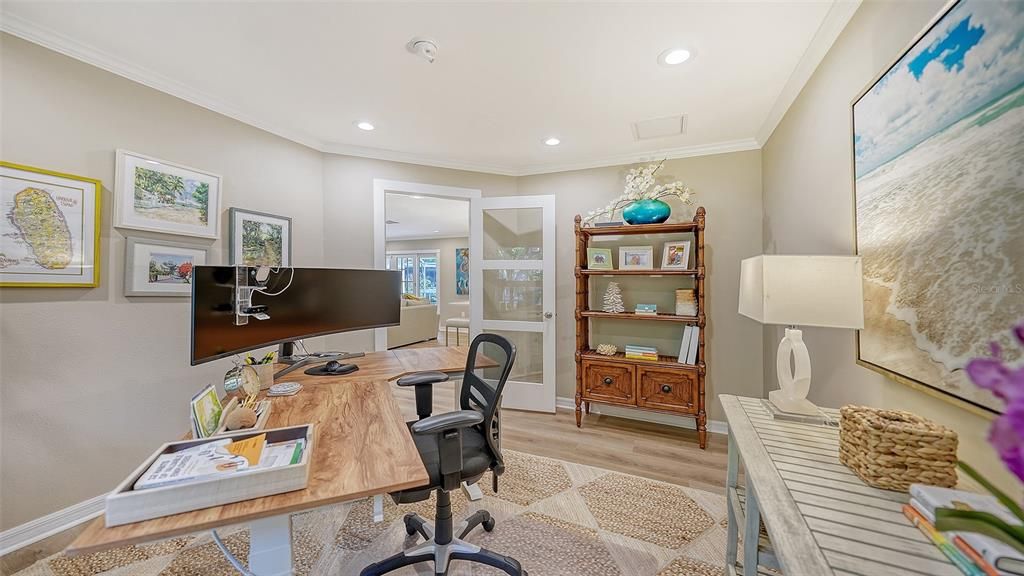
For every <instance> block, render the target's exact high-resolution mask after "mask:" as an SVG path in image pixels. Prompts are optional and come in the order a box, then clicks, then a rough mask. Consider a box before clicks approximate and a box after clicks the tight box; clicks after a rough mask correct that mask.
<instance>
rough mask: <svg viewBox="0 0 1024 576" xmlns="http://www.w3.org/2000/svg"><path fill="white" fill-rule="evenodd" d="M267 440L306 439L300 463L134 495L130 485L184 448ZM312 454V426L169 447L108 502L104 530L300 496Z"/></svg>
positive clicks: (151, 458) (236, 434)
mask: <svg viewBox="0 0 1024 576" xmlns="http://www.w3.org/2000/svg"><path fill="white" fill-rule="evenodd" d="M264 433H266V435H267V442H271V443H274V442H286V441H289V440H298V439H300V438H305V439H306V447H305V449H304V450H303V452H302V461H301V462H298V463H296V464H290V465H288V466H279V467H277V468H270V469H267V470H258V471H257V470H254V471H251V472H242V473H239V474H235V475H231V476H227V477H224V478H213V479H209V480H198V481H195V482H185V483H183V484H173V485H170V486H161V487H158V488H149V489H146V490H133V489H132V485H133V484H135V481H136V480H138V479H139V477H140V476H142V474H143V473H144V472H145V471H146V470H148V469H149V466H150V465H151V464H152V463H153V462H154V461H155V460H156V459H157V457H159V456H160V455H161V454H166V453H171V452H176V451H179V450H183V449H185V448H190V447H192V446H196V445H197V444H203V443H206V442H210V441H211V440H222V439H224V438H232V439H235V440H242V439H245V438H249V437H252V436H257V435H259V434H264ZM312 452H313V425H312V424H303V425H301V426H289V427H287V428H274V429H271V430H256V431H254V430H241V431H238V432H232V433H229V434H224V435H221V436H217V437H216V438H203V439H200V440H183V441H181V442H169V443H167V444H164V445H163V446H161V447H160V449H159V450H157V451H156V452H154V453H153V454H151V455H150V456H149V458H146V461H145V462H143V463H142V465H140V466H139V467H138V468H137V469H136V470H135V471H134V472H132V473H131V475H129V476H128V477H127V478H125V479H124V481H123V482H121V483H120V484H119V485H118V486H117V488H115V489H114V491H113V492H111V493H110V494H108V495H107V498H106V516H105V520H106V525H107V526H108V527H109V526H120V525H121V524H130V523H132V522H141V521H142V520H149V519H152V518H159V517H161V516H170V515H172V514H180V513H182V512H190V511H192V510H199V509H200V508H210V507H212V506H220V505H222V504H230V503H232V502H240V501H242V500H251V499H253V498H262V497H264V496H271V495H273V494H281V493H282V492H291V491H293V490H302V489H303V488H305V487H306V484H307V483H308V481H309V460H310V455H311V454H312Z"/></svg>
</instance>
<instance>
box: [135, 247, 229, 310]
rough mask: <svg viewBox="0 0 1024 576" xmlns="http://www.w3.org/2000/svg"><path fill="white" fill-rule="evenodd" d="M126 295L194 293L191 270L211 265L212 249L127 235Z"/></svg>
mask: <svg viewBox="0 0 1024 576" xmlns="http://www.w3.org/2000/svg"><path fill="white" fill-rule="evenodd" d="M124 252H125V265H124V294H125V296H184V297H188V296H190V295H191V294H192V269H193V268H194V267H195V266H203V265H205V264H209V258H210V249H209V248H207V247H206V246H201V245H196V244H187V243H184V242H165V241H163V240H150V239H148V238H126V244H125V250H124Z"/></svg>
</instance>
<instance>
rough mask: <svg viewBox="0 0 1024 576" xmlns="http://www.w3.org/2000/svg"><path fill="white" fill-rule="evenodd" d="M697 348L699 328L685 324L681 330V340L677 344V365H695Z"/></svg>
mask: <svg viewBox="0 0 1024 576" xmlns="http://www.w3.org/2000/svg"><path fill="white" fill-rule="evenodd" d="M699 347H700V327H699V326H694V325H692V324H687V326H686V328H683V340H682V342H680V344H679V363H681V364H696V363H697V348H699Z"/></svg>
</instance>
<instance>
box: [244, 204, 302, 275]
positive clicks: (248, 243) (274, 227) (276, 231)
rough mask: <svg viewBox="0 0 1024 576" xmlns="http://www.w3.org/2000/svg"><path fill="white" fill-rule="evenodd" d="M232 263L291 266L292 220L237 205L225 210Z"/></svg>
mask: <svg viewBox="0 0 1024 576" xmlns="http://www.w3.org/2000/svg"><path fill="white" fill-rule="evenodd" d="M228 222H230V228H231V230H230V235H231V241H230V251H231V265H232V266H291V265H292V219H291V218H289V217H287V216H277V215H274V214H267V213H264V212H253V211H252V210H243V209H241V208H231V209H230V210H229V211H228Z"/></svg>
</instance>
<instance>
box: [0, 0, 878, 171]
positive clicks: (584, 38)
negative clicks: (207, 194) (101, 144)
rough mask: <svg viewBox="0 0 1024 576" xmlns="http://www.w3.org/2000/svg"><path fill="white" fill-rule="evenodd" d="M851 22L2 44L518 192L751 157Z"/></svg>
mask: <svg viewBox="0 0 1024 576" xmlns="http://www.w3.org/2000/svg"><path fill="white" fill-rule="evenodd" d="M859 2H860V0H835V1H833V0H786V1H783V0H779V1H767V0H749V1H746V2H727V1H715V2H676V3H656V4H651V3H643V4H639V3H615V4H610V3H548V2H535V3H508V2H502V3H433V2H415V3H384V2H378V3H337V2H335V3H331V2H326V3H313V2H301V3H288V2H242V3H235V2H146V1H139V2H131V3H122V2H24V1H10V0H5V1H4V2H3V3H2V5H0V6H2V8H0V10H2V13H0V15H2V18H0V28H2V29H3V30H4V31H7V32H10V33H12V34H15V35H17V36H20V37H23V38H26V39H28V40H31V41H33V42H36V43H39V44H42V45H44V46H47V47H49V48H52V49H55V50H58V51H61V52H63V53H66V54H68V55H71V56H73V57H76V58H79V59H81V60H84V61H86V62H90V63H92V64H95V65H97V66H100V67H102V68H105V69H108V70H111V71H113V72H115V73H118V74H121V75H123V76H126V77H128V78H131V79H133V80H136V81H139V82H142V83H144V84H147V85H150V86H153V87H155V88H158V89H160V90H163V91H165V92H169V93H171V94H174V95H176V96H179V97H182V98H185V99H187V100H189V101H192V102H195V103H197V104H200V105H203V106H205V107H207V108H211V109H213V110H216V111H218V112H221V113H223V114H226V115H229V116H232V117H235V118H237V119H239V120H242V121H244V122H247V123H250V124H253V125H255V126H258V127H260V128H263V129H265V130H269V131H271V132H274V133H276V134H279V135H281V136H284V137H287V138H290V139H292V140H295V141H298V142H302V143H304V144H307V145H309V146H312V147H314V148H317V149H320V150H323V151H327V152H338V153H344V154H353V155H358V156H368V157H374V158H384V159H392V160H401V161H409V162H416V163H421V164H428V165H437V166H447V167H454V168H464V169H471V170H480V171H487V172H494V173H500V174H511V175H522V174H531V173H540V172H550V171H556V170H565V169H572V168H583V167H589V166H599V165H610V164H620V163H626V162H634V161H640V160H645V159H650V158H654V157H659V156H669V157H683V156H694V155H699V154H707V153H716V152H725V151H732V150H746V149H753V148H757V147H759V146H760V145H761V144H762V143H763V142H764V140H766V139H767V137H768V136H769V135H770V133H771V130H773V129H774V127H775V125H776V124H777V122H778V120H779V119H780V118H781V116H782V114H783V113H784V112H785V110H786V108H788V106H789V104H790V103H791V102H792V100H793V98H795V96H796V94H797V93H798V92H799V90H800V88H801V87H802V86H803V84H804V82H805V81H806V79H807V78H808V77H809V76H810V74H811V72H813V70H814V68H815V67H816V66H817V64H818V62H820V60H821V58H822V57H823V56H824V54H825V52H826V51H827V50H828V48H829V47H830V46H831V44H832V42H833V41H834V40H835V38H836V36H837V35H838V34H839V32H840V31H841V30H842V27H843V26H845V24H846V22H847V21H848V20H849V18H850V17H851V16H852V14H853V12H854V11H855V10H856V8H857V6H858V5H859ZM419 35H422V36H429V37H431V38H433V39H435V40H436V41H437V43H438V46H439V52H438V59H437V61H436V62H434V63H433V64H429V63H427V62H426V61H425V60H422V59H419V58H417V57H416V56H414V55H412V54H410V53H408V52H407V51H406V50H405V44H406V42H407V41H409V40H410V39H411V38H412V37H414V36H419ZM672 47H685V48H688V49H689V50H691V51H692V52H694V53H695V57H694V58H692V59H691V60H690V61H689V62H686V63H684V64H682V65H679V66H675V67H667V66H661V65H659V64H658V62H657V57H658V55H659V54H660V53H661V52H662V51H663V50H665V49H668V48H672ZM677 114H685V115H686V117H687V133H686V134H684V135H679V136H671V137H666V138H660V139H653V140H644V141H640V142H638V141H636V140H635V139H634V135H633V130H632V123H633V122H636V121H640V120H648V119H653V118H659V117H664V116H670V115H677ZM357 120H369V121H371V122H373V123H374V124H375V125H376V126H377V129H376V130H375V131H373V132H364V131H361V130H359V129H357V128H356V127H355V126H354V125H353V122H355V121H357ZM549 136H557V137H559V138H560V139H561V140H562V145H560V146H557V147H549V146H545V145H544V143H543V141H544V140H545V139H546V138H547V137H549Z"/></svg>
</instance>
